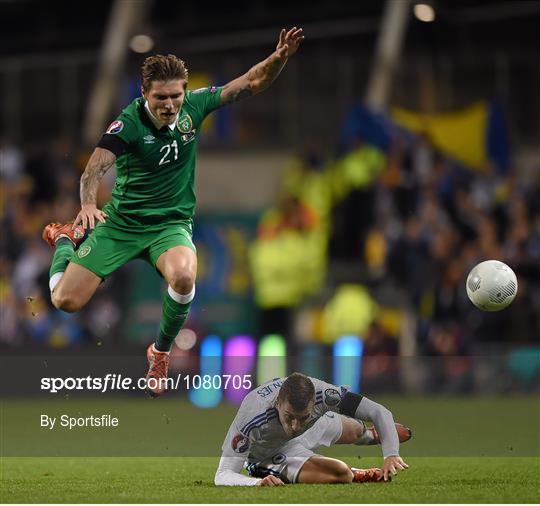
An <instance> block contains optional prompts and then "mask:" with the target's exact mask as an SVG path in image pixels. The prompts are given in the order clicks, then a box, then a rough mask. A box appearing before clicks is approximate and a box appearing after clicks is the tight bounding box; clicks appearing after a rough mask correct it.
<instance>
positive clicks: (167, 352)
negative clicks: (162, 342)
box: [152, 343, 170, 355]
mask: <svg viewBox="0 0 540 506" xmlns="http://www.w3.org/2000/svg"><path fill="white" fill-rule="evenodd" d="M152 350H154V352H155V353H166V354H167V355H168V354H169V353H170V351H161V350H156V343H153V344H152Z"/></svg>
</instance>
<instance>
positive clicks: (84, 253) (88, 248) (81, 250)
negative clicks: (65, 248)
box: [77, 246, 92, 258]
mask: <svg viewBox="0 0 540 506" xmlns="http://www.w3.org/2000/svg"><path fill="white" fill-rule="evenodd" d="M90 251H92V247H91V246H81V247H80V248H79V251H77V256H78V257H79V258H84V257H85V256H87V255H88V254H89V253H90Z"/></svg>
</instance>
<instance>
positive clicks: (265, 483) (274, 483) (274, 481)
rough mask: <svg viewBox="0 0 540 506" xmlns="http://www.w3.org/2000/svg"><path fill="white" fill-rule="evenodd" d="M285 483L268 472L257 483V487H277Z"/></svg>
mask: <svg viewBox="0 0 540 506" xmlns="http://www.w3.org/2000/svg"><path fill="white" fill-rule="evenodd" d="M281 485H285V483H283V482H282V481H281V480H280V479H279V478H278V477H277V476H272V475H271V474H269V475H268V476H266V477H265V478H263V479H262V480H260V481H259V483H257V486H258V487H279V486H281Z"/></svg>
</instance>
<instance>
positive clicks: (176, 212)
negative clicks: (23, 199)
mask: <svg viewBox="0 0 540 506" xmlns="http://www.w3.org/2000/svg"><path fill="white" fill-rule="evenodd" d="M303 39H304V36H303V34H302V29H301V28H296V27H294V28H292V29H290V30H281V32H280V34H279V40H278V43H277V47H276V50H275V51H274V52H273V53H272V54H271V55H270V56H269V57H268V58H266V60H264V61H262V62H260V63H258V64H257V65H255V66H253V67H252V68H251V69H250V70H248V72H246V73H245V74H244V75H242V76H240V77H238V78H237V79H234V80H233V81H231V82H229V83H227V84H225V85H224V86H222V87H220V86H212V87H209V88H202V89H199V90H194V91H191V90H188V89H187V83H188V71H187V68H186V67H185V64H184V62H183V61H182V60H180V59H179V58H177V57H176V56H173V55H168V56H162V55H157V56H151V57H149V58H147V59H146V60H145V62H144V64H143V66H142V86H141V91H142V97H140V98H137V99H136V100H134V101H133V102H132V103H131V104H130V105H129V106H128V107H126V108H125V109H124V110H123V111H122V112H121V114H120V115H119V116H118V118H117V119H116V121H114V122H113V123H112V124H111V125H110V126H109V128H108V129H107V131H106V132H105V134H104V135H103V137H102V138H101V140H100V141H99V143H98V145H97V147H96V148H95V150H94V152H93V153H92V155H91V157H90V159H89V161H88V164H87V166H86V169H85V171H84V174H83V175H82V178H81V188H80V193H81V210H80V212H79V214H78V215H77V217H76V218H75V221H74V222H73V224H65V225H62V224H59V223H51V224H49V225H47V226H46V227H45V229H44V231H43V238H44V240H46V241H47V242H48V243H49V244H50V245H51V246H53V247H55V253H54V257H53V261H52V265H51V269H50V282H49V286H50V289H51V299H52V302H53V304H54V306H55V307H56V308H58V309H61V310H63V311H67V312H74V311H78V310H79V309H81V308H82V307H83V306H84V305H85V304H86V303H87V302H88V301H89V300H90V298H91V297H92V296H93V294H94V293H95V291H96V289H97V287H98V286H99V284H100V283H101V282H102V281H103V280H104V279H105V278H107V277H108V276H109V275H110V274H111V273H113V272H114V271H115V270H116V269H118V268H119V267H121V266H122V265H124V264H125V263H126V262H129V261H130V260H132V259H134V258H143V259H145V260H147V261H148V262H150V263H151V264H152V265H153V266H154V267H155V269H156V270H157V271H158V273H159V274H160V275H161V276H163V278H165V281H166V282H167V283H168V290H167V293H166V294H165V300H164V301H163V312H162V317H161V321H160V329H159V335H158V337H157V339H156V341H155V343H152V344H151V345H150V346H149V347H148V350H147V358H148V363H149V371H148V374H147V380H150V379H152V380H153V381H149V382H148V383H149V385H148V391H149V393H150V394H151V395H154V396H157V395H160V394H161V393H162V392H163V391H164V390H165V389H166V381H165V379H166V378H167V373H168V365H169V351H170V349H171V346H172V343H173V341H174V339H175V337H176V336H177V335H178V332H179V331H180V329H181V328H182V325H183V324H184V322H185V320H186V318H187V316H188V313H189V309H190V306H191V302H192V300H193V298H194V296H195V277H196V273H197V256H196V250H195V246H194V244H193V242H192V239H191V236H192V218H193V214H194V210H195V200H196V199H195V187H194V185H195V158H196V148H197V142H198V139H199V134H200V130H201V125H202V122H203V120H204V118H205V117H206V116H207V115H208V114H209V113H211V112H212V111H214V110H216V109H218V108H219V107H221V106H223V105H227V104H231V103H233V102H236V101H238V100H241V99H244V98H247V97H250V96H251V95H255V94H257V93H260V92H261V91H263V90H265V89H266V88H268V87H269V86H270V84H272V82H273V81H274V79H276V77H277V76H278V75H279V73H280V72H281V70H282V69H283V67H284V65H285V64H286V62H287V59H288V58H289V57H290V56H292V55H293V54H294V53H295V52H296V51H297V50H298V48H299V46H300V44H301V42H302V40H303ZM115 164H116V171H117V176H116V183H115V186H114V189H113V192H112V199H111V201H110V202H108V203H107V204H106V205H105V206H104V207H103V209H102V210H100V209H98V208H97V206H96V195H97V190H98V187H99V183H100V180H101V178H102V177H103V175H104V174H105V173H106V172H107V171H108V170H109V169H110V168H111V167H112V166H113V165H115ZM92 229H93V231H92ZM86 231H92V233H90V234H89V235H88V236H87V238H86V239H85V233H86Z"/></svg>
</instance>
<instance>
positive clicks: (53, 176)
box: [0, 135, 540, 356]
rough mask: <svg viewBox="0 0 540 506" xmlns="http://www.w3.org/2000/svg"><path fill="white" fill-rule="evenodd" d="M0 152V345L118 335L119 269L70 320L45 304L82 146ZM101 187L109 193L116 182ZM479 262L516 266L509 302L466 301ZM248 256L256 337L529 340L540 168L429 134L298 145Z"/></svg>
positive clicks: (533, 335)
mask: <svg viewBox="0 0 540 506" xmlns="http://www.w3.org/2000/svg"><path fill="white" fill-rule="evenodd" d="M0 149H1V152H0V158H1V160H2V163H1V168H0V178H1V185H2V192H1V196H2V197H1V205H0V209H1V212H0V219H1V226H2V235H1V239H0V242H1V252H0V255H1V256H0V266H1V270H0V276H1V277H0V286H1V290H0V294H1V301H0V302H1V306H2V315H1V320H2V321H1V325H0V342H1V343H2V345H7V346H10V347H14V348H17V347H21V346H23V345H24V346H26V345H29V344H35V345H37V346H40V345H42V346H45V347H65V346H73V345H84V344H85V343H86V344H90V343H92V344H93V345H95V344H97V345H100V344H101V342H102V341H105V342H111V343H115V344H118V345H122V343H124V342H126V341H127V339H126V336H125V332H123V331H122V328H123V326H122V323H123V322H124V321H125V318H126V315H127V308H126V307H125V302H124V300H125V297H124V296H123V290H125V288H124V286H125V283H124V281H125V279H124V277H125V276H128V275H129V270H122V271H120V272H119V273H118V274H117V275H115V276H113V277H112V278H111V280H108V281H107V289H106V290H99V291H98V293H97V295H96V297H95V299H94V300H92V301H91V303H90V304H89V305H88V306H87V307H86V308H85V309H84V310H83V311H82V312H81V313H79V314H76V315H69V314H65V313H62V312H59V311H56V310H54V308H53V307H52V306H51V304H50V302H49V297H48V269H49V265H50V259H51V251H50V249H49V247H48V246H47V245H46V244H45V243H44V242H43V241H42V240H41V237H40V235H41V230H42V228H43V226H44V225H45V224H46V223H48V222H50V221H61V222H65V221H69V220H71V219H73V217H74V216H75V215H76V213H77V210H78V206H79V201H78V181H79V177H80V174H81V171H82V170H83V168H84V160H85V158H84V156H81V157H80V158H79V159H71V158H69V157H68V155H66V153H74V152H75V150H74V149H73V146H71V144H70V140H69V139H66V138H61V139H58V140H57V142H56V144H55V145H53V146H52V147H51V146H50V145H48V146H47V147H45V146H42V147H38V146H36V145H33V146H32V147H31V148H30V147H26V146H21V145H17V144H14V143H12V142H10V141H9V139H3V140H2V144H1V148H0ZM527 181H530V180H527ZM103 186H104V188H103V193H104V195H106V193H107V191H108V188H107V186H108V187H110V186H111V181H108V182H107V184H105V185H103ZM489 258H497V259H499V260H502V261H504V262H506V263H508V264H509V265H510V266H511V267H512V268H513V269H514V270H515V272H516V274H517V276H518V281H519V292H518V296H517V299H516V300H515V301H514V303H513V304H512V305H511V307H510V308H508V309H507V310H506V311H504V312H502V313H496V314H487V313H482V312H481V311H479V310H477V309H475V308H474V307H473V306H472V304H471V303H470V302H469V301H468V300H467V298H466V292H465V288H464V285H465V279H466V276H467V274H468V272H469V270H470V269H471V268H472V267H473V266H474V265H475V264H476V263H478V262H480V261H482V260H485V259H489ZM249 260H250V266H251V273H252V282H253V289H254V295H255V298H256V301H257V304H258V306H259V307H260V309H261V314H260V335H264V334H267V333H272V332H278V333H281V334H283V335H285V336H287V337H288V340H289V342H290V343H291V344H292V345H294V343H296V344H299V345H300V344H302V343H307V342H318V343H322V344H331V343H332V342H334V340H335V339H336V338H337V337H339V336H340V335H344V334H355V335H360V336H362V337H363V338H364V342H365V352H366V354H368V355H380V356H394V355H399V354H402V355H407V354H411V353H412V354H420V355H435V356H455V355H472V354H475V353H482V352H483V351H485V350H489V349H497V350H498V349H504V347H505V345H513V346H514V345H518V344H533V343H536V344H538V339H539V336H540V171H538V172H536V176H535V177H534V178H533V183H532V184H531V183H530V182H529V183H527V184H526V183H525V180H522V179H521V178H520V177H519V172H518V171H517V170H516V168H513V167H511V168H508V169H506V170H502V169H501V168H499V167H495V166H492V165H490V164H486V165H485V166H484V167H482V168H481V169H478V170H473V169H468V168H466V167H463V166H461V165H459V164H458V163H456V162H455V161H453V160H451V159H449V158H447V157H445V156H443V154H441V153H440V152H438V150H437V149H436V148H435V147H434V145H433V144H432V143H431V141H430V139H429V137H428V136H427V135H420V136H415V137H411V136H400V135H395V136H394V137H393V139H392V142H391V144H390V147H389V149H388V150H387V152H386V153H385V152H383V151H381V150H379V149H378V148H377V147H375V146H374V145H371V144H368V143H366V142H365V141H364V140H363V139H362V138H360V137H358V138H355V139H353V140H351V141H350V142H349V143H348V144H347V145H346V146H344V147H343V148H342V149H341V151H340V154H339V156H329V155H328V154H327V153H326V152H325V151H324V146H323V145H322V144H321V143H320V142H316V141H313V140H312V141H308V142H306V144H305V145H304V146H303V147H302V148H301V149H299V154H298V156H295V157H292V158H291V161H290V163H289V164H288V166H287V167H286V168H285V169H284V171H283V178H282V184H281V191H280V194H279V197H278V200H277V202H276V204H275V206H273V207H272V208H271V209H268V210H266V211H265V212H264V213H263V214H262V216H261V219H260V221H259V226H258V230H257V235H256V237H255V238H254V240H253V242H252V244H251V247H250V252H249ZM411 315H412V321H411ZM156 325H157V321H156ZM202 330H204V329H202ZM238 332H242V329H238ZM405 334H408V335H409V340H408V343H409V344H408V345H404V344H403V343H404V339H403V336H404V335H405ZM411 336H412V339H411ZM501 347H502V348H501Z"/></svg>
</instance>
